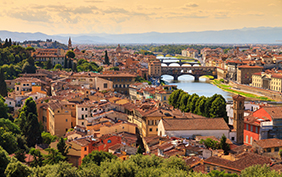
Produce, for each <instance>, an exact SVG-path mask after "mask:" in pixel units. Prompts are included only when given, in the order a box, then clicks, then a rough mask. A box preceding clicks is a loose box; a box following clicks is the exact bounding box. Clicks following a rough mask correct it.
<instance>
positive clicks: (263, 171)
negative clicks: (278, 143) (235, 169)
mask: <svg viewBox="0 0 282 177" xmlns="http://www.w3.org/2000/svg"><path fill="white" fill-rule="evenodd" d="M240 176H242V177H249V176H255V177H265V176H271V177H278V176H281V175H280V174H279V172H277V171H275V170H271V169H270V167H269V166H267V165H263V166H261V165H253V166H250V167H248V168H245V169H244V170H242V171H241V175H240Z"/></svg>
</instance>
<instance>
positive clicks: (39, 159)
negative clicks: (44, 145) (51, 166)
mask: <svg viewBox="0 0 282 177" xmlns="http://www.w3.org/2000/svg"><path fill="white" fill-rule="evenodd" d="M29 154H30V155H32V156H33V161H32V162H31V164H30V166H32V167H37V166H39V167H41V166H42V165H43V156H42V154H41V152H40V151H39V150H38V149H35V148H31V149H30V151H29Z"/></svg>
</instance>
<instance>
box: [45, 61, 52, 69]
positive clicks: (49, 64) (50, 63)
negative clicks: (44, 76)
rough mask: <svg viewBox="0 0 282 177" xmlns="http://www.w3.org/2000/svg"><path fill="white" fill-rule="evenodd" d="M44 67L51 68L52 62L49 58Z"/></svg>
mask: <svg viewBox="0 0 282 177" xmlns="http://www.w3.org/2000/svg"><path fill="white" fill-rule="evenodd" d="M46 69H52V62H51V60H50V59H49V60H48V61H47V63H46Z"/></svg>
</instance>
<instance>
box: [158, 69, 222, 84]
mask: <svg viewBox="0 0 282 177" xmlns="http://www.w3.org/2000/svg"><path fill="white" fill-rule="evenodd" d="M161 68H162V70H161V71H162V75H171V76H173V79H174V80H177V79H178V77H179V76H182V75H185V74H188V75H192V76H194V77H195V80H196V81H197V80H199V77H201V76H204V75H211V76H213V77H214V78H217V68H216V67H213V66H194V67H193V66H162V67H161Z"/></svg>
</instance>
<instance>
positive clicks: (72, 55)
mask: <svg viewBox="0 0 282 177" xmlns="http://www.w3.org/2000/svg"><path fill="white" fill-rule="evenodd" d="M66 56H67V57H68V58H74V57H75V53H74V52H73V51H71V50H69V51H67V53H66Z"/></svg>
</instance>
